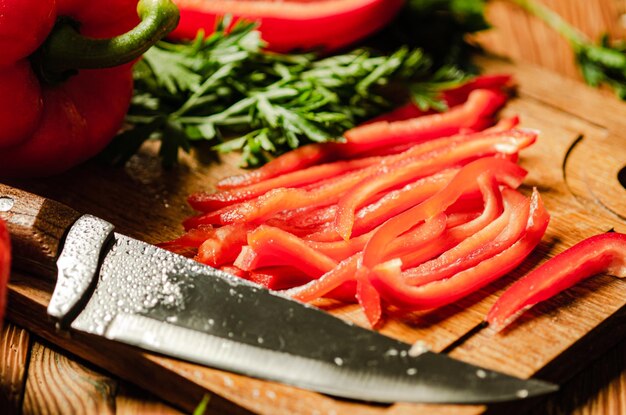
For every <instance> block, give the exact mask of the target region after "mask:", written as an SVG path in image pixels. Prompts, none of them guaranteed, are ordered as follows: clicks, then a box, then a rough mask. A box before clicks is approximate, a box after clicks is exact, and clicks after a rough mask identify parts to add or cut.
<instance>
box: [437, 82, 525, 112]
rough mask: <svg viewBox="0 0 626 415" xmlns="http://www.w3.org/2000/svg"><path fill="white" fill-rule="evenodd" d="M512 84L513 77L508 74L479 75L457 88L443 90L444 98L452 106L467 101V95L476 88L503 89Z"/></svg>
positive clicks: (508, 87) (509, 87) (510, 86)
mask: <svg viewBox="0 0 626 415" xmlns="http://www.w3.org/2000/svg"><path fill="white" fill-rule="evenodd" d="M513 86H514V83H513V77H512V76H511V75H509V74H493V75H481V76H478V77H476V78H474V79H472V80H471V81H469V82H467V83H465V84H463V85H461V86H460V87H458V88H454V89H450V90H447V91H444V92H443V96H444V99H445V101H446V103H447V104H448V106H449V107H454V106H457V105H459V104H462V103H463V102H465V101H467V97H468V96H469V94H471V93H472V91H474V90H476V89H489V90H493V91H504V90H507V89H511V88H512V87H513Z"/></svg>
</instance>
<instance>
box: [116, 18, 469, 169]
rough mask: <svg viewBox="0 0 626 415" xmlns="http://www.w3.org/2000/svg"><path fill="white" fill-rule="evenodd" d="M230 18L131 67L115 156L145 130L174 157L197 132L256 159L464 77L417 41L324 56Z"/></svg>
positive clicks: (437, 103)
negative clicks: (285, 49)
mask: <svg viewBox="0 0 626 415" xmlns="http://www.w3.org/2000/svg"><path fill="white" fill-rule="evenodd" d="M458 7H459V13H461V9H462V7H461V6H458ZM463 10H465V9H463ZM472 10H473V9H472ZM465 12H466V11H463V13H465ZM469 12H471V13H473V11H471V10H470V11H469ZM226 27H228V25H227V22H226V21H223V22H220V23H218V27H217V30H216V31H215V32H214V33H213V34H211V35H210V36H208V37H206V38H205V37H203V36H202V34H199V36H198V37H197V38H196V39H195V40H194V41H193V42H190V43H182V44H172V43H167V42H159V43H158V44H157V45H156V46H155V47H153V48H152V49H150V50H149V51H148V52H147V53H146V54H145V55H144V59H143V60H142V61H140V62H139V63H138V64H137V65H136V66H135V70H134V77H135V81H136V82H135V94H134V98H133V101H132V105H131V108H130V111H129V113H128V117H127V121H128V123H129V124H130V125H131V126H132V128H131V129H130V130H128V131H126V132H124V133H122V134H121V135H120V136H118V137H117V138H116V140H114V143H113V144H112V145H111V146H110V147H109V149H108V150H107V155H108V157H109V159H111V160H114V161H116V162H124V161H125V160H127V159H128V158H129V157H130V156H131V155H132V154H133V153H134V152H135V151H137V149H138V148H139V146H140V145H141V143H142V142H143V141H144V140H148V139H158V140H160V141H161V147H160V151H159V154H160V156H161V157H162V159H163V163H164V164H165V165H166V166H170V165H172V164H174V163H175V162H176V161H177V157H178V153H179V151H180V150H183V151H189V149H190V147H191V143H192V142H198V141H209V142H212V143H213V148H214V149H215V150H216V151H219V152H229V151H241V152H242V157H243V163H242V164H243V165H246V166H254V165H258V164H260V163H264V162H266V161H267V160H268V159H269V158H271V157H273V156H276V155H278V154H281V153H283V152H285V151H288V150H290V149H293V148H296V147H298V146H300V145H303V144H306V143H311V142H327V141H334V140H339V139H340V138H341V136H342V134H343V133H344V132H345V131H346V130H347V129H349V128H352V127H353V126H355V125H356V124H357V123H360V122H362V121H364V120H366V119H368V118H371V117H374V116H376V115H379V114H380V113H382V112H384V111H387V110H389V109H390V108H392V107H393V106H394V105H396V104H399V103H400V101H402V100H406V99H408V98H412V99H413V100H414V101H415V102H416V103H417V104H418V105H420V107H421V108H423V109H427V108H434V109H436V110H442V109H445V104H444V103H443V102H442V101H441V94H440V92H441V90H442V89H444V88H449V87H453V86H456V85H458V84H460V83H461V82H464V81H466V80H467V75H466V74H465V73H464V72H462V71H460V70H458V69H457V68H452V67H444V68H441V69H439V70H435V67H434V65H433V61H432V60H431V58H430V57H428V56H427V55H426V54H425V53H424V52H423V51H422V50H420V49H410V48H408V47H400V48H398V49H397V50H396V51H394V52H393V53H391V54H389V55H380V54H377V53H375V52H373V51H372V50H367V49H357V50H354V51H351V52H348V53H346V54H342V55H337V56H331V57H326V58H323V59H320V58H318V57H316V56H315V55H313V54H288V55H285V54H276V53H270V52H266V51H264V50H263V46H264V44H263V42H262V40H261V37H260V34H259V32H258V31H257V30H256V25H255V24H253V23H249V22H245V21H240V22H237V23H235V24H234V25H232V28H231V29H230V31H227V30H226ZM399 90H400V91H402V92H401V93H400V94H398V91H399ZM392 91H393V92H392ZM394 98H395V100H394Z"/></svg>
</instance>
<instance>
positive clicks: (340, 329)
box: [0, 184, 557, 403]
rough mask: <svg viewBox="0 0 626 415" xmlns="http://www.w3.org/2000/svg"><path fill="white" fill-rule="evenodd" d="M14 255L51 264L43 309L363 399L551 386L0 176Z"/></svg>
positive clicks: (177, 353)
mask: <svg viewBox="0 0 626 415" xmlns="http://www.w3.org/2000/svg"><path fill="white" fill-rule="evenodd" d="M0 218H2V219H4V220H5V221H7V224H8V228H9V232H10V233H11V238H12V244H13V252H14V266H16V267H17V268H19V269H21V270H23V271H27V272H30V273H34V274H37V275H41V276H53V275H55V274H56V275H57V282H56V286H55V289H54V293H53V295H52V298H51V300H50V303H49V305H48V314H49V315H50V316H51V317H52V318H54V319H55V320H56V322H57V324H58V326H59V327H61V328H67V329H69V330H70V332H71V331H72V330H77V331H82V332H86V333H90V334H94V335H99V336H102V337H105V338H106V339H109V340H114V341H119V342H123V343H126V344H130V345H133V346H137V347H140V348H143V349H145V350H150V351H153V352H157V353H161V354H165V355H168V356H173V357H175V358H179V359H183V360H188V361H192V362H196V363H200V364H203V365H206V366H211V367H215V368H220V369H225V370H228V371H232V372H237V373H241V374H244V375H249V376H253V377H258V378H263V379H268V380H273V381H278V382H282V383H286V384H290V385H293V386H297V387H301V388H305V389H310V390H314V391H318V392H322V393H326V394H329V395H333V396H337V397H342V398H350V399H358V400H364V401H370V402H385V403H388V402H423V403H491V402H502V401H509V400H515V399H523V398H528V397H533V396H537V395H541V394H545V393H549V392H553V391H555V390H556V389H557V387H556V385H553V384H550V383H547V382H543V381H540V380H533V379H530V380H522V379H517V378H514V377H511V376H508V375H504V374H501V373H497V372H493V371H490V370H487V369H483V368H480V367H477V366H473V365H470V364H466V363H463V362H460V361H457V360H454V359H452V358H449V357H447V356H445V355H440V354H436V353H432V352H429V351H422V352H419V353H412V350H411V346H410V345H408V344H406V343H403V342H400V341H397V340H394V339H391V338H389V337H386V336H383V335H381V334H378V333H376V332H373V331H370V330H367V329H364V328H360V327H357V326H355V325H353V324H351V323H349V322H345V321H343V320H340V319H338V318H335V317H333V316H331V315H330V314H328V313H325V312H323V311H321V310H318V309H316V308H313V307H311V306H308V305H304V304H301V303H298V302H295V301H293V300H291V299H288V298H285V297H283V296H281V295H279V294H277V293H273V292H270V291H267V290H265V289H263V288H261V287H259V286H256V285H254V284H251V283H248V282H246V281H244V280H241V279H238V278H236V277H234V276H231V275H229V274H226V273H224V272H221V271H219V270H216V269H213V268H211V267H208V266H204V265H201V264H198V263H197V262H195V261H193V260H190V259H188V258H185V257H183V256H180V255H176V254H173V253H171V252H168V251H165V250H163V249H160V248H158V247H155V246H152V245H149V244H146V243H144V242H141V241H138V240H136V239H133V238H130V237H127V236H124V235H120V234H118V233H115V232H114V228H113V226H112V225H111V224H110V223H108V222H106V221H104V220H102V219H99V218H96V217H94V216H90V215H83V216H81V215H80V214H79V213H77V212H75V211H74V210H72V209H71V208H69V207H67V206H65V205H62V204H59V203H57V202H54V201H51V200H49V199H45V198H42V197H39V196H35V195H32V194H29V193H26V192H24V191H21V190H18V189H15V188H11V187H9V186H6V185H2V184H0Z"/></svg>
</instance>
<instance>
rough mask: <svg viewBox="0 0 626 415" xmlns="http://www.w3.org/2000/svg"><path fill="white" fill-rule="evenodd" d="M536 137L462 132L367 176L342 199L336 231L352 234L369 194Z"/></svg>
mask: <svg viewBox="0 0 626 415" xmlns="http://www.w3.org/2000/svg"><path fill="white" fill-rule="evenodd" d="M535 139H536V132H533V131H530V130H510V131H505V132H499V133H491V134H485V135H483V134H480V133H479V134H475V135H474V134H473V135H468V136H466V137H464V136H460V137H459V138H458V139H457V140H455V141H454V142H452V143H451V145H448V146H446V147H443V148H440V149H437V150H435V151H434V152H432V153H430V154H428V153H427V154H425V155H423V156H421V157H420V156H418V157H419V158H417V159H416V160H414V161H413V162H412V163H406V164H403V165H397V166H394V167H395V168H394V169H393V170H391V171H381V172H380V173H379V174H377V175H376V176H371V177H367V178H365V179H364V180H363V181H362V182H361V183H359V184H358V185H357V186H355V188H354V189H351V190H350V191H349V192H348V193H346V194H345V195H343V196H342V197H341V199H339V202H338V208H337V218H336V219H335V227H336V229H337V233H338V234H339V235H341V236H342V237H343V238H344V239H348V238H349V237H350V235H351V234H352V226H353V224H354V212H355V210H356V209H357V208H358V207H360V206H361V205H362V203H363V202H364V201H365V200H367V198H369V197H371V196H372V195H374V194H376V193H378V192H381V191H383V190H385V189H388V188H390V187H396V186H401V185H404V184H405V183H407V182H410V181H413V180H416V179H418V178H420V177H424V176H427V175H431V174H435V173H437V172H439V171H441V170H444V169H446V168H450V167H454V166H456V165H462V164H464V163H466V162H467V161H469V160H472V159H475V158H478V157H486V156H492V155H495V154H498V153H504V154H511V153H517V152H518V151H519V150H520V149H522V148H525V147H527V146H529V145H531V144H532V143H534V141H535ZM438 141H441V142H445V141H447V140H437V141H435V142H438ZM435 142H433V143H435ZM428 144H431V143H428ZM409 160H410V159H409ZM407 161H408V160H407Z"/></svg>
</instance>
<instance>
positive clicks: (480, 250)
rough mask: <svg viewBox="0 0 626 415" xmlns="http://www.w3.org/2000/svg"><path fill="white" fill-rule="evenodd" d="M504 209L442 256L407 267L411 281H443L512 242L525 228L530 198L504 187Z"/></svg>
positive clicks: (415, 282) (505, 247)
mask: <svg viewBox="0 0 626 415" xmlns="http://www.w3.org/2000/svg"><path fill="white" fill-rule="evenodd" d="M503 200H504V211H503V212H502V215H500V217H498V218H497V219H496V220H494V221H493V222H491V223H490V224H489V225H487V226H485V227H484V228H483V229H481V230H480V231H479V232H477V233H475V234H473V235H471V236H470V237H468V238H467V239H464V240H463V241H461V242H460V243H459V244H458V245H456V246H455V247H453V248H452V249H450V250H448V251H446V252H444V253H443V254H441V255H440V256H439V257H437V258H435V259H432V260H430V261H428V262H425V263H423V264H421V265H419V266H418V267H416V268H411V269H408V270H405V271H404V272H403V273H402V275H403V276H404V277H405V279H406V282H407V283H408V284H410V285H423V284H427V283H429V282H433V281H440V280H443V279H446V278H449V277H452V276H453V275H455V274H457V273H459V272H461V271H464V270H466V269H468V268H471V267H473V266H475V265H477V264H478V263H480V262H481V261H484V260H486V259H488V258H491V257H493V256H494V255H496V254H498V253H500V252H502V251H503V250H505V249H507V248H508V247H509V246H511V245H513V244H514V243H515V242H516V241H517V240H519V238H520V237H521V236H522V234H523V233H524V231H525V230H526V224H527V222H528V215H529V209H530V201H529V200H528V198H526V197H525V196H523V195H522V194H521V193H518V192H517V191H516V190H510V189H505V190H504V191H503Z"/></svg>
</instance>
